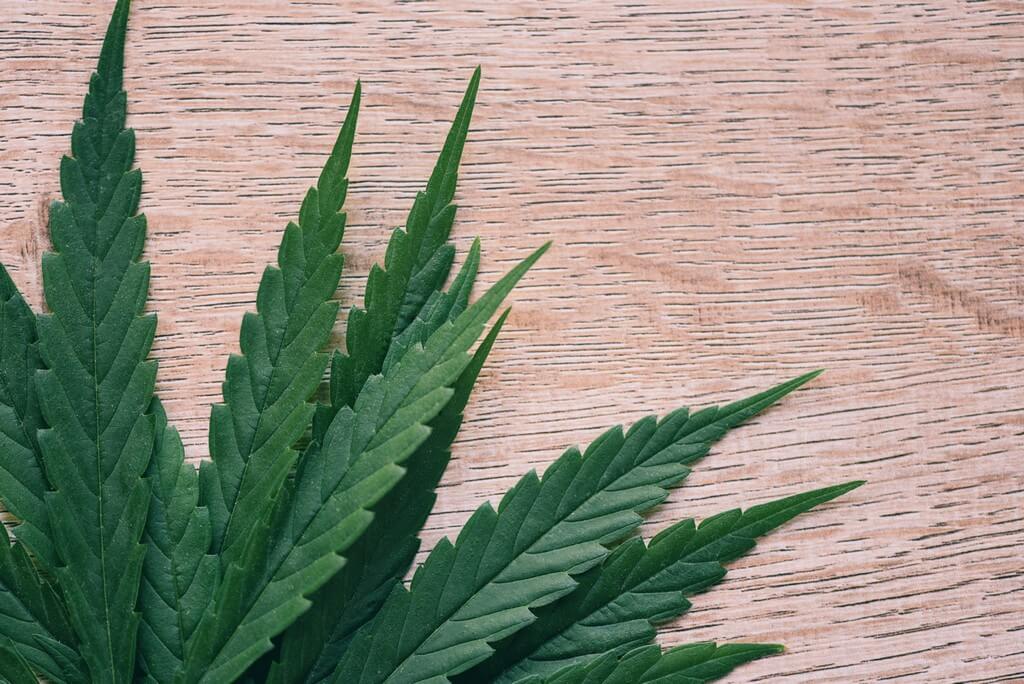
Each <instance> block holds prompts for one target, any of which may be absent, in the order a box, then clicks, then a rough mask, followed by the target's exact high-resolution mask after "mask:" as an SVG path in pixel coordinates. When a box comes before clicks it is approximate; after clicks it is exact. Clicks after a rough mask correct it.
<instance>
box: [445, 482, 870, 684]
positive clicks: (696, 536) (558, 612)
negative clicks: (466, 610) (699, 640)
mask: <svg viewBox="0 0 1024 684" xmlns="http://www.w3.org/2000/svg"><path fill="white" fill-rule="evenodd" d="M861 484H862V483H860V482H851V483H847V484H843V485H837V486H834V487H826V488H824V489H816V490H814V491H810V492H805V493H803V494H797V495H796V496H790V497H786V498H784V499H779V500H777V501H772V502H770V503H766V504H762V505H760V506H754V507H752V508H749V509H747V510H746V511H740V510H738V509H737V510H732V511H727V512H725V513H721V514H719V515H716V516H714V517H711V518H708V519H707V520H705V521H703V522H702V523H701V524H700V527H697V526H696V525H695V524H694V522H693V520H683V521H682V522H679V523H676V524H675V525H672V526H671V527H669V528H667V529H665V530H663V531H662V532H661V533H659V534H658V535H657V536H656V537H654V539H652V540H651V543H650V544H649V545H647V546H645V545H644V543H643V541H642V540H640V539H638V538H634V539H630V540H629V541H627V542H625V543H623V544H622V545H621V546H619V547H618V548H616V549H615V551H613V552H612V554H611V555H610V556H609V557H608V558H607V559H606V560H605V562H604V563H603V564H602V565H601V566H599V567H597V568H594V569H593V570H590V571H588V572H587V573H585V574H584V575H582V576H581V577H580V585H579V586H578V587H577V588H576V590H575V591H573V592H572V593H571V594H569V595H568V596H566V597H565V598H564V599H562V600H560V601H556V602H555V603H552V604H551V605H548V606H545V607H544V608H541V609H540V610H539V611H537V613H538V614H537V621H536V622H534V623H533V624H531V625H530V626H529V627H527V628H526V629H524V630H522V631H520V632H518V633H517V634H515V635H513V636H512V637H511V638H509V639H508V640H506V641H503V642H501V643H500V644H498V645H497V649H498V650H497V652H496V653H495V654H494V655H493V656H492V657H491V658H489V659H488V660H486V661H485V662H483V663H481V664H480V666H478V667H476V668H473V669H472V670H470V671H469V672H467V673H465V675H462V676H460V677H458V678H457V681H458V682H460V683H463V684H469V683H470V682H482V681H488V682H495V684H510V683H511V682H516V681H518V680H519V679H521V678H524V677H527V676H530V675H540V676H547V675H551V674H553V673H555V672H557V671H558V670H560V669H561V668H563V667H565V666H567V665H573V664H577V663H583V662H587V661H589V660H592V659H594V658H597V657H598V656H600V655H602V654H604V653H611V652H622V651H624V650H627V649H629V648H632V647H635V646H640V645H643V644H647V643H650V642H651V641H653V640H654V635H655V631H656V630H655V625H656V624H658V623H660V622H664V621H666V620H671V619H673V618H675V617H678V616H679V615H681V614H682V613H684V612H685V611H686V610H688V609H689V607H690V603H689V601H687V600H686V596H689V595H692V594H695V593H697V592H699V591H703V590H705V589H707V588H708V587H710V586H712V585H714V584H717V583H718V582H720V581H721V580H722V578H723V577H725V568H724V567H723V565H722V564H723V563H727V562H729V561H732V560H735V559H737V558H739V557H740V556H742V555H743V554H745V553H747V552H748V551H749V550H750V549H752V548H753V547H754V545H755V543H756V541H755V540H756V539H757V538H758V537H761V536H763V535H765V534H767V533H768V532H771V531H772V530H774V529H775V528H777V527H778V526H779V525H782V524H783V523H785V522H787V521H788V520H791V519H792V518H794V517H796V516H797V515H799V514H801V513H804V512H806V511H809V510H811V509H812V508H814V507H815V506H818V505H820V504H822V503H824V502H826V501H831V500H832V499H834V498H836V497H837V496H840V495H842V494H845V493H846V492H848V491H850V490H851V489H854V488H856V487H858V486H860V485H861Z"/></svg>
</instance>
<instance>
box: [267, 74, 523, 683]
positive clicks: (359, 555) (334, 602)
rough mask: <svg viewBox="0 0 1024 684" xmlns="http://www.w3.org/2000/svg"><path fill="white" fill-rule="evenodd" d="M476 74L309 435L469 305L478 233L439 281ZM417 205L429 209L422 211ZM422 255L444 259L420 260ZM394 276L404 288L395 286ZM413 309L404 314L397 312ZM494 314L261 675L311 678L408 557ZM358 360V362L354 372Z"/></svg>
mask: <svg viewBox="0 0 1024 684" xmlns="http://www.w3.org/2000/svg"><path fill="white" fill-rule="evenodd" d="M479 79H480V71H479V69H477V71H476V72H475V73H474V75H473V79H472V80H471V81H470V84H469V87H468V88H467V90H466V94H465V96H464V97H463V100H462V105H461V106H460V108H459V112H458V114H457V115H456V117H455V123H454V124H453V125H452V128H451V130H450V132H449V133H448V138H447V140H446V142H445V145H444V148H443V149H442V151H441V155H440V157H439V159H438V161H437V164H436V165H435V167H434V171H433V173H432V174H431V178H430V181H429V182H428V183H427V188H426V191H425V192H422V193H418V194H417V196H416V201H415V202H414V204H413V209H412V212H411V213H410V216H409V219H408V221H407V229H406V231H403V230H402V229H400V228H399V229H396V230H395V232H394V233H393V234H392V237H391V241H390V243H389V245H388V258H389V260H390V266H389V268H388V270H387V271H383V270H381V269H379V268H376V269H375V270H373V271H372V273H375V274H377V275H376V276H371V279H370V280H369V281H368V283H367V296H366V302H365V303H366V310H365V312H362V314H356V315H357V317H358V316H359V315H362V316H363V317H362V319H361V320H363V321H364V325H363V326H362V327H361V328H356V329H353V328H351V327H350V328H349V345H350V347H351V348H352V349H353V350H354V351H356V350H369V351H368V352H364V353H362V354H359V355H357V356H354V357H346V356H344V355H342V354H341V353H336V354H335V357H334V361H333V363H332V372H331V401H332V405H331V406H330V408H329V409H328V408H327V407H323V408H322V409H321V412H320V415H318V421H316V422H314V430H313V433H314V437H313V439H314V444H316V443H318V442H320V441H321V440H322V439H323V432H324V428H325V427H326V424H327V422H328V421H329V417H330V416H334V415H335V414H336V413H337V411H339V410H341V408H343V407H344V406H346V405H348V403H349V402H350V401H351V399H350V394H351V393H352V392H353V391H355V389H356V385H358V389H359V390H361V389H362V387H363V385H365V381H366V377H364V376H363V371H367V370H369V371H371V372H373V373H379V372H380V371H381V370H382V369H384V368H390V367H391V365H393V363H394V362H395V360H396V359H398V358H400V357H401V356H402V355H403V354H404V353H405V352H406V351H407V350H408V348H409V347H410V346H411V345H412V344H415V343H424V342H426V340H427V338H428V337H429V336H430V335H431V334H432V333H434V332H435V331H436V330H437V329H438V328H439V327H440V326H441V325H442V324H444V323H446V322H448V321H450V320H453V319H455V318H456V317H457V316H458V315H459V314H460V313H462V311H463V310H465V308H466V306H467V305H468V302H469V296H470V293H471V291H472V287H473V281H474V280H475V278H476V273H477V269H478V267H479V263H480V244H479V242H474V243H473V246H472V248H471V249H470V252H469V255H468V257H467V258H466V262H465V264H464V265H463V267H462V269H461V270H460V272H459V274H458V275H457V276H456V278H455V280H454V281H453V283H452V285H451V287H450V288H449V289H448V291H447V292H442V291H441V290H440V287H441V285H442V284H443V280H444V278H445V277H446V276H447V272H448V266H450V264H451V257H450V255H451V253H452V251H453V250H452V248H451V246H450V245H449V244H448V243H446V242H445V240H446V239H447V237H448V234H449V232H450V230H451V223H452V219H453V217H454V210H455V207H454V206H452V205H451V204H450V203H451V200H452V197H453V194H454V189H455V179H456V177H457V172H458V164H459V160H460V159H461V156H462V149H463V146H464V144H465V140H466V134H467V132H468V129H469V122H470V118H471V116H472V109H473V104H474V102H475V96H476V92H477V87H478V85H479ZM424 207H428V208H431V211H430V212H425V211H424ZM428 214H429V215H428ZM417 259H418V261H419V262H420V263H422V264H424V267H423V268H421V269H420V270H419V271H417V273H419V274H424V273H426V274H427V275H429V276H430V277H427V278H423V277H416V276H414V275H412V273H413V271H414V270H415V266H416V264H417ZM428 264H437V265H441V266H443V267H438V268H434V269H432V270H431V269H428V270H424V269H425V268H426V265H428ZM399 286H403V287H404V290H399ZM431 288H433V289H431ZM389 289H390V290H391V293H390V296H389V294H388V290H389ZM414 309H415V318H414V319H413V320H406V319H407V318H408V316H407V315H406V316H404V317H402V316H401V315H400V314H401V313H402V312H403V311H405V312H406V314H408V313H410V312H413V310H414ZM356 311H358V310H356ZM353 313H355V312H353ZM381 321H393V323H390V324H389V325H390V327H391V328H392V334H391V336H390V338H389V340H388V346H387V349H386V351H387V353H386V354H380V353H379V351H374V349H375V347H374V346H373V343H374V340H372V339H360V337H361V336H363V335H369V334H370V333H371V331H373V330H374V326H373V325H372V324H373V322H378V323H377V327H378V328H379V327H380V322H381ZM503 322H504V316H502V318H501V319H499V321H498V322H497V323H496V324H495V326H494V327H493V328H492V330H491V332H490V334H489V335H488V337H487V338H486V339H485V340H484V342H483V343H482V344H481V346H480V348H479V350H478V351H477V352H476V354H475V356H474V359H473V361H472V362H471V363H470V365H469V367H467V369H466V370H465V371H463V373H462V376H461V377H460V378H459V380H458V381H457V382H456V384H455V388H454V389H455V394H454V395H453V397H452V398H451V399H450V400H449V402H448V404H447V405H446V406H445V408H444V409H442V411H441V413H440V414H439V415H438V416H437V417H436V418H435V419H434V420H433V421H432V422H431V424H430V428H431V435H430V437H429V438H428V439H427V440H426V441H425V442H424V443H423V444H422V445H420V447H419V449H418V450H417V452H416V453H414V454H413V456H412V457H411V458H410V459H409V466H408V468H409V471H408V472H407V474H406V476H405V477H403V478H402V480H401V482H400V483H399V484H398V485H397V486H396V487H395V488H394V489H393V490H392V491H391V493H389V494H388V495H387V496H386V497H385V498H384V499H383V500H381V501H380V502H379V503H378V504H377V505H376V506H375V507H374V511H375V519H374V521H373V523H372V524H371V526H370V528H368V529H367V531H366V532H365V533H364V534H363V536H362V537H361V538H360V539H359V541H358V542H357V543H356V544H355V545H354V546H353V547H352V548H351V549H350V550H349V552H348V553H347V554H346V557H347V559H348V562H347V563H346V564H345V565H344V566H343V567H342V569H341V570H340V571H339V572H338V574H337V575H335V576H334V578H332V579H331V580H330V582H329V583H328V584H327V585H325V586H324V587H323V588H322V589H321V590H320V591H319V592H318V593H317V595H316V596H314V597H313V607H312V609H311V610H310V611H309V613H307V614H306V615H304V616H303V617H302V618H300V619H299V620H298V621H297V622H296V623H295V625H293V626H292V628H290V629H289V630H288V631H287V632H286V633H285V634H284V636H283V638H282V643H281V655H280V657H279V659H278V660H279V662H278V663H277V664H276V665H275V666H274V668H273V670H272V671H271V673H270V676H269V681H271V682H278V683H284V682H302V681H308V682H317V681H321V680H323V679H324V678H326V677H327V676H329V674H330V672H331V671H332V670H333V669H334V666H335V665H336V664H337V662H338V660H340V658H341V655H342V653H344V649H345V648H346V646H347V644H348V642H349V640H350V638H351V636H352V634H353V633H354V632H355V630H356V629H358V628H359V627H361V626H362V625H363V624H364V623H365V622H367V621H368V620H369V619H370V618H372V617H373V615H374V614H375V613H376V611H377V610H378V608H379V607H380V604H381V603H382V602H383V601H384V599H385V598H386V597H387V594H388V592H389V591H390V589H391V588H392V586H393V585H394V583H395V582H397V581H398V580H399V579H401V578H402V577H403V576H404V575H405V573H406V572H407V571H408V569H409V567H410V566H411V565H412V562H413V559H414V558H415V555H416V552H417V550H418V549H419V540H418V538H417V534H418V533H419V531H420V529H421V528H422V527H423V523H424V522H425V521H426V518H427V515H428V514H429V513H430V509H431V508H433V505H434V499H435V495H434V489H435V488H436V487H437V483H438V482H439V481H440V479H441V475H442V474H443V473H444V470H445V467H446V466H447V465H448V461H449V459H450V458H451V452H450V450H449V447H450V446H451V443H452V442H453V441H454V440H455V436H456V435H457V434H458V431H459V428H460V426H461V425H462V410H463V408H465V406H466V403H467V402H468V401H469V396H470V393H471V391H472V389H473V384H474V383H475V382H476V376H477V374H478V373H479V372H480V369H481V367H482V366H483V362H484V359H485V358H486V356H487V354H488V353H489V351H490V349H491V346H492V345H493V344H494V340H495V338H496V337H497V334H498V332H499V331H500V329H501V325H502V323H503ZM357 368H358V369H361V370H359V371H358V373H357V370H356V369H357ZM357 375H358V377H356V376H357Z"/></svg>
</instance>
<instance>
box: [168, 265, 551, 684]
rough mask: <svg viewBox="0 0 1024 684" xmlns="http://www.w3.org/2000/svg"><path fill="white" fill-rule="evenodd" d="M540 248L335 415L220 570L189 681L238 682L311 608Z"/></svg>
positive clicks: (192, 653) (193, 643) (192, 647)
mask: <svg viewBox="0 0 1024 684" xmlns="http://www.w3.org/2000/svg"><path fill="white" fill-rule="evenodd" d="M546 249H547V247H546V246H545V247H542V248H541V249H539V250H537V251H536V252H534V253H533V254H532V255H530V256H529V257H528V258H527V259H525V260H524V261H522V262H521V263H520V264H519V265H517V266H516V267H515V268H513V269H512V270H511V271H509V273H508V274H507V275H506V276H505V277H503V278H502V279H501V280H499V281H498V282H497V283H496V284H495V285H493V286H492V287H491V289H490V290H488V291H487V293H486V294H485V295H484V296H483V297H481V298H480V299H478V300H477V301H476V302H475V303H474V304H473V305H472V306H470V307H469V308H468V309H466V311H464V312H463V313H462V314H461V315H459V317H458V318H456V319H455V320H454V321H452V322H450V323H447V324H445V325H443V326H441V327H440V328H439V329H438V330H437V331H436V332H435V333H434V334H432V335H431V336H430V337H429V338H428V339H427V341H426V343H425V344H422V345H420V344H417V345H414V346H412V347H411V348H410V349H409V350H408V351H407V352H406V353H405V354H404V355H403V356H402V358H401V360H399V361H398V362H396V363H395V364H394V365H393V366H392V367H391V368H390V369H389V370H388V371H387V372H386V373H384V374H383V375H378V376H374V377H373V378H371V379H370V380H369V381H368V382H367V384H366V386H365V387H364V388H363V390H362V391H361V392H360V393H359V397H358V398H357V399H356V402H355V406H354V407H353V408H351V409H349V408H345V409H342V410H341V411H339V412H338V413H337V415H336V416H335V417H334V418H333V419H332V421H331V424H330V426H329V427H328V429H327V433H326V435H325V437H324V440H323V444H322V445H320V447H319V448H318V449H316V450H314V451H313V452H312V453H308V454H306V456H305V458H304V459H303V461H302V463H301V464H300V466H299V469H298V471H297V473H296V475H295V480H294V482H293V483H292V484H291V486H290V487H289V488H288V489H287V490H286V491H285V493H284V498H283V499H282V500H281V502H279V505H278V508H277V510H276V513H277V515H276V516H275V519H274V520H273V521H272V523H271V524H269V525H267V527H266V528H265V529H263V530H258V531H257V533H256V534H254V535H253V536H252V537H251V538H250V541H249V543H248V544H247V553H246V554H245V555H244V556H243V557H242V562H240V563H237V564H234V563H233V564H232V565H230V566H229V567H228V568H227V570H226V572H225V575H224V579H223V582H222V584H221V586H220V588H219V590H218V595H217V599H216V600H215V602H214V608H213V610H211V611H209V612H208V613H207V614H206V615H204V617H203V619H202V621H201V622H200V624H199V626H198V628H197V629H196V631H195V633H194V634H193V635H192V638H191V639H190V640H189V652H188V659H187V663H186V671H185V672H186V681H203V682H217V681H230V680H231V679H232V678H234V677H237V676H239V675H240V674H242V673H243V672H244V671H245V669H246V668H247V667H248V666H249V665H251V664H252V663H253V662H254V661H255V660H256V658H258V657H259V656H260V655H262V654H263V653H264V652H266V651H267V650H269V649H270V648H271V643H270V637H272V636H274V635H276V634H277V633H279V632H280V631H281V630H283V629H284V628H285V627H287V625H288V624H289V623H291V622H292V621H294V620H295V619H296V618H297V617H298V616H299V615H300V614H302V613H303V612H304V611H305V610H306V609H307V608H308V606H309V602H308V601H307V600H306V599H305V598H304V596H305V595H307V594H309V593H311V592H312V591H313V590H315V589H317V588H318V587H319V586H320V585H322V584H323V583H324V582H325V581H326V580H328V579H329V578H330V577H331V576H332V575H333V574H334V573H336V572H337V571H338V570H339V569H340V567H341V566H342V563H343V558H342V557H341V556H340V555H339V554H340V553H341V552H343V551H344V550H345V549H346V548H348V547H349V546H350V545H351V544H352V543H353V542H354V541H355V540H356V539H357V538H358V536H359V535H360V534H361V533H362V532H363V531H364V530H365V529H366V527H367V525H369V523H370V520H371V519H372V514H371V513H370V512H369V510H368V509H369V508H370V507H371V506H372V505H373V504H375V503H377V502H378V501H379V500H380V499H381V498H382V497H383V496H384V495H385V494H387V492H388V491H389V490H390V489H391V488H392V487H394V486H395V484H396V483H397V482H398V480H399V479H401V477H402V475H404V473H405V470H404V469H403V468H402V467H401V466H400V465H399V464H400V463H401V462H402V461H404V460H405V459H406V458H408V457H409V456H410V455H411V454H412V453H413V452H414V451H415V450H416V448H417V447H418V446H420V445H421V444H422V443H423V442H424V441H425V440H426V438H427V437H428V435H429V434H430V431H429V429H428V428H427V423H428V422H429V421H430V420H431V419H433V418H434V417H435V416H436V415H437V414H438V413H439V412H440V411H441V409H443V408H444V406H445V404H447V403H448V401H449V400H450V399H451V396H452V389H450V388H451V386H452V385H453V384H454V383H455V382H456V381H457V380H458V378H459V376H460V375H461V374H462V372H463V370H465V368H466V367H467V366H468V365H469V363H470V361H471V360H472V359H471V357H470V356H469V355H468V354H467V350H468V349H469V348H470V346H471V345H472V344H473V343H474V342H475V341H476V340H477V339H478V338H479V336H480V334H481V332H482V331H483V328H484V325H485V324H486V322H487V321H488V320H489V319H490V317H491V316H492V315H493V314H494V312H495V311H496V310H497V309H498V307H499V306H500V304H501V302H502V301H503V300H504V298H505V297H506V296H507V295H508V293H509V292H510V291H511V290H512V287H513V286H514V285H515V284H516V283H517V282H518V281H519V279H520V278H522V276H523V275H524V274H525V273H526V271H527V270H529V268H530V267H531V266H532V265H533V264H534V263H535V262H536V261H537V259H539V258H540V256H541V255H542V254H543V253H544V251H545V250H546Z"/></svg>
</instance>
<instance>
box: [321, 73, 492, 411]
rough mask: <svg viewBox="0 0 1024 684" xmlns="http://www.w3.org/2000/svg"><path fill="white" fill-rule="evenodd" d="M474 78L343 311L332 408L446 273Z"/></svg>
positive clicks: (347, 396) (357, 385)
mask: <svg viewBox="0 0 1024 684" xmlns="http://www.w3.org/2000/svg"><path fill="white" fill-rule="evenodd" d="M479 84H480V69H479V68H477V70H476V71H475V72H474V73H473V78H472V79H471V80H470V82H469V87H468V88H467V89H466V94H465V96H464V97H463V99H462V105H461V106H460V107H459V111H458V114H457V115H456V117H455V122H454V123H453V124H452V127H451V130H450V131H449V133H448V138H447V140H446V141H445V144H444V148H443V149H442V150H441V156H440V157H439V159H438V161H437V165H436V166H435V167H434V171H433V173H432V174H431V176H430V180H429V181H428V182H427V187H426V189H425V190H424V191H423V192H420V193H417V195H416V200H415V202H414V203H413V207H412V211H411V212H410V213H409V218H408V220H407V221H406V224H405V230H402V229H397V230H395V232H394V233H392V235H391V240H390V241H389V242H388V249H387V253H386V255H385V257H384V267H383V268H381V267H380V266H378V265H376V264H374V266H373V267H372V268H371V269H370V275H369V278H368V279H367V281H366V296H365V300H364V307H365V308H363V309H359V308H353V309H352V311H351V312H350V313H349V316H348V328H347V331H346V337H345V342H346V345H345V346H346V349H347V352H348V353H347V355H346V354H338V355H336V357H335V360H334V363H333V364H332V368H331V403H332V405H333V407H334V410H335V411H337V410H338V408H340V407H341V406H351V405H352V403H353V402H354V401H355V399H356V397H357V396H359V392H360V390H361V389H362V387H363V384H364V383H365V382H366V379H367V378H368V377H370V376H371V375H374V374H376V373H379V372H380V368H381V364H382V363H383V362H384V357H385V356H386V355H387V353H388V349H389V348H390V346H391V340H392V339H393V338H395V337H397V336H398V335H400V334H401V332H402V331H403V330H404V329H405V328H406V327H407V326H408V325H409V324H410V323H411V322H412V321H413V320H414V319H415V318H416V316H417V314H418V313H419V311H420V309H421V308H422V307H423V305H424V304H425V303H426V301H427V300H428V299H429V298H430V296H431V295H432V294H433V293H434V292H436V291H437V290H439V289H440V288H441V285H442V284H443V283H444V281H445V279H446V278H447V277H448V271H449V269H450V268H451V264H452V259H453V258H454V256H455V249H454V248H453V247H452V246H451V245H449V244H447V241H448V235H449V234H450V233H451V229H452V222H453V221H454V220H455V205H453V204H452V203H451V202H452V198H453V197H454V196H455V184H456V182H457V180H458V171H459V161H460V160H461V158H462V148H463V146H464V145H465V142H466V134H467V133H468V131H469V122H470V119H471V118H472V116H473V105H474V103H475V102H476V93H477V88H478V87H479Z"/></svg>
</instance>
